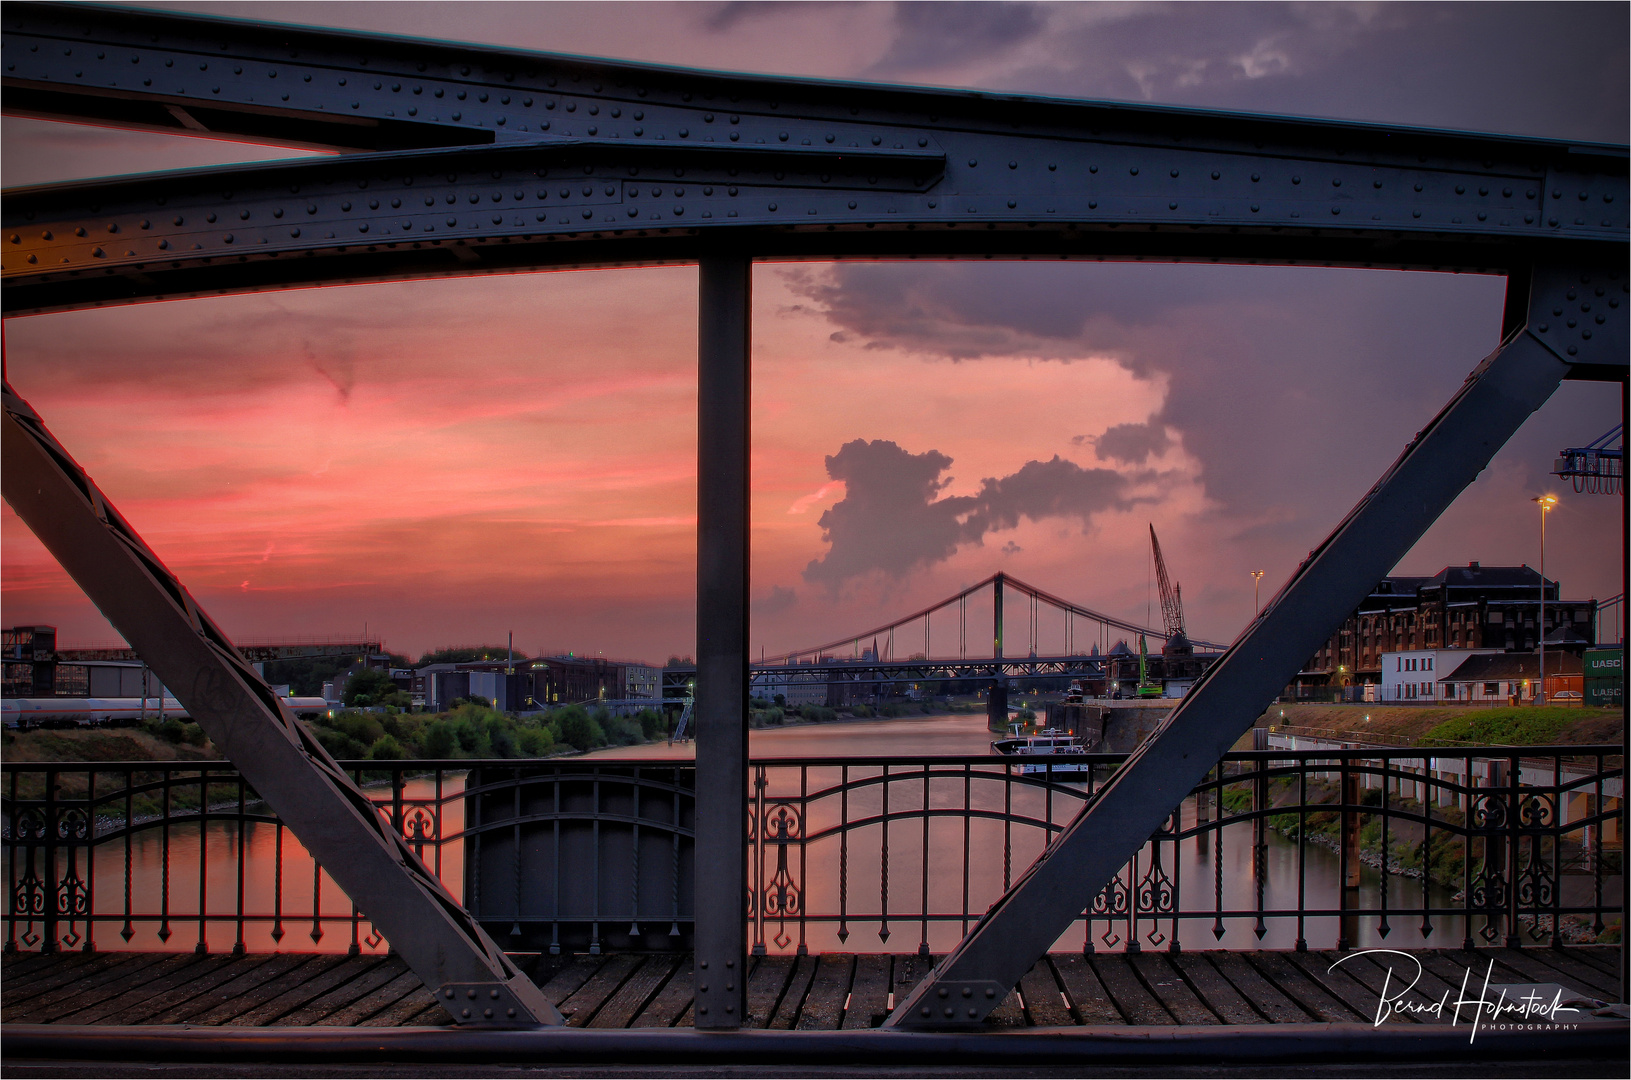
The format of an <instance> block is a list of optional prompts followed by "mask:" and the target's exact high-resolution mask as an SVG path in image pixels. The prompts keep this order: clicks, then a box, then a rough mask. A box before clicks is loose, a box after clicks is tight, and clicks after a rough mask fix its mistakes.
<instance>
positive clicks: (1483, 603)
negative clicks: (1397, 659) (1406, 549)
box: [1291, 562, 1597, 699]
mask: <svg viewBox="0 0 1631 1080" xmlns="http://www.w3.org/2000/svg"><path fill="white" fill-rule="evenodd" d="M1540 588H1541V578H1540V574H1539V572H1537V571H1536V570H1534V569H1532V568H1530V567H1529V566H1527V565H1525V566H1481V565H1480V564H1478V563H1475V562H1471V563H1468V564H1467V565H1466V566H1447V567H1445V568H1444V569H1443V570H1440V571H1439V572H1438V573H1437V574H1434V575H1433V576H1432V577H1389V578H1383V579H1382V580H1381V581H1380V582H1379V583H1377V586H1376V588H1375V589H1373V590H1372V591H1371V593H1370V595H1369V596H1367V597H1366V598H1365V599H1364V600H1363V601H1362V602H1361V603H1360V605H1359V607H1358V608H1357V609H1355V610H1354V612H1353V613H1352V614H1351V615H1349V616H1348V617H1347V619H1345V620H1343V623H1342V625H1341V626H1340V627H1338V628H1337V631H1336V632H1335V633H1334V634H1332V635H1331V637H1330V639H1329V640H1328V641H1326V643H1325V644H1324V645H1323V646H1321V647H1320V649H1319V651H1318V652H1316V653H1315V654H1314V655H1313V656H1312V657H1311V658H1310V659H1309V661H1308V663H1307V664H1305V665H1304V666H1303V670H1302V671H1300V672H1298V673H1297V676H1296V678H1295V679H1294V680H1293V682H1292V687H1291V692H1292V694H1293V696H1295V697H1299V698H1319V699H1329V698H1330V697H1331V696H1333V694H1335V693H1343V694H1344V695H1345V696H1355V697H1357V696H1358V690H1359V688H1362V687H1364V686H1366V685H1368V684H1379V683H1380V682H1381V681H1382V654H1383V653H1399V652H1408V651H1412V650H1426V649H1433V650H1438V649H1499V650H1501V651H1503V652H1534V651H1535V650H1536V649H1537V648H1538V647H1539V644H1540V636H1539V634H1540V631H1539V630H1538V629H1537V626H1536V620H1537V619H1538V617H1539V613H1540ZM1596 613H1597V601H1596V600H1560V599H1559V593H1558V584H1557V582H1556V581H1552V580H1548V581H1547V582H1546V629H1545V633H1546V634H1547V635H1548V638H1547V640H1548V642H1550V641H1552V640H1554V639H1553V637H1552V635H1558V636H1559V637H1564V638H1566V639H1568V640H1569V641H1570V642H1571V643H1572V642H1576V641H1580V642H1584V643H1585V644H1591V643H1593V635H1594V634H1595V632H1596V625H1597V620H1596Z"/></svg>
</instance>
